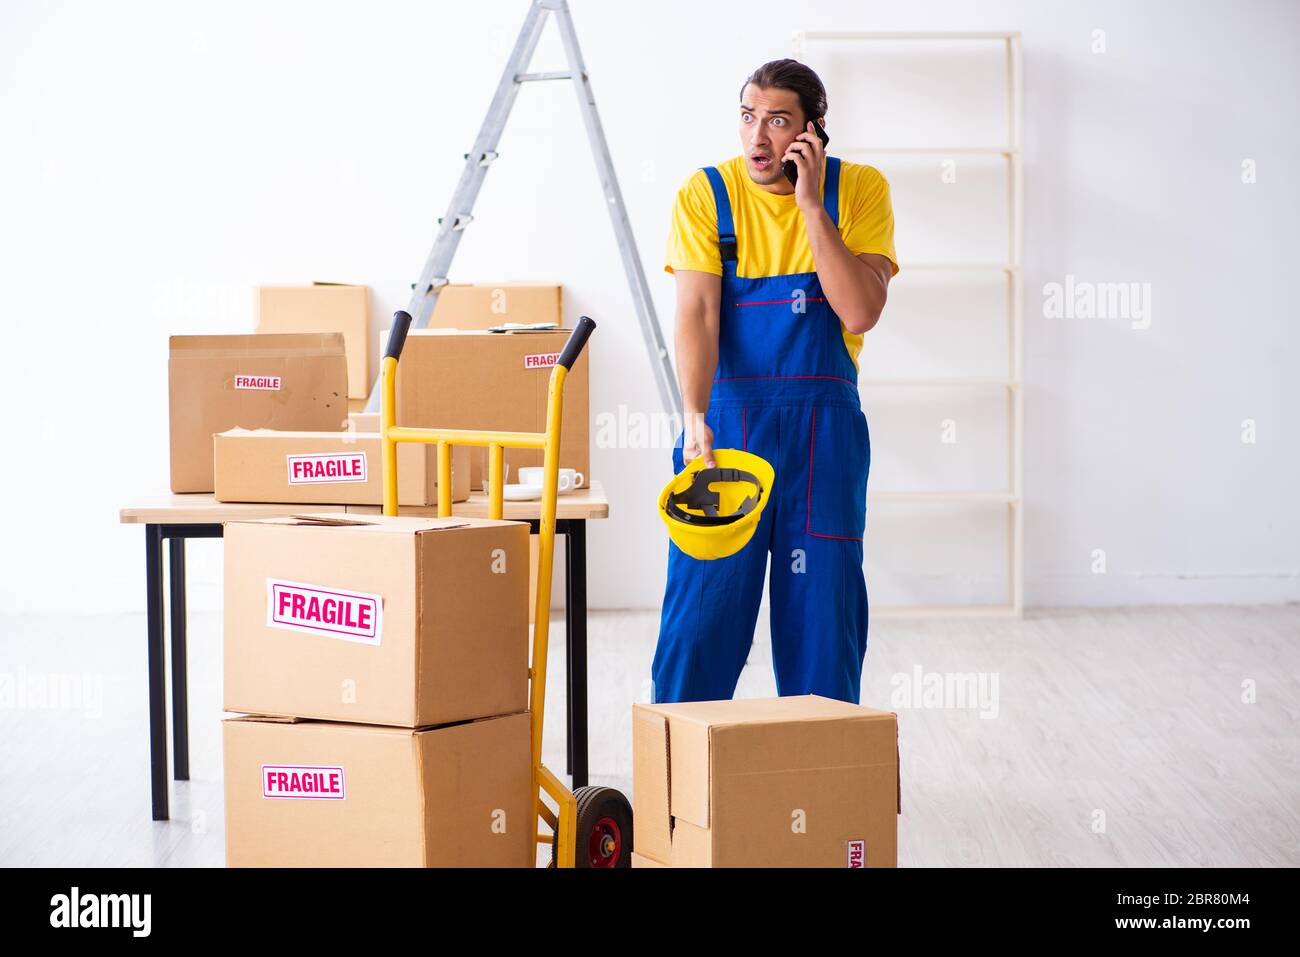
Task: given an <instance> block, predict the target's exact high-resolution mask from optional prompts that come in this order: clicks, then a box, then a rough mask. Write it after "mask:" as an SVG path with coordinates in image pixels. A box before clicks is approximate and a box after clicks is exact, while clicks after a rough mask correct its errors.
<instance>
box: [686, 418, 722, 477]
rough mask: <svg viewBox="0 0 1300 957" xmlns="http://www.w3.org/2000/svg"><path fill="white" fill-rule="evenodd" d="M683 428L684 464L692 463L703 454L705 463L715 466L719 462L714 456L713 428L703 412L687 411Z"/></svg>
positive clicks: (710, 466)
mask: <svg viewBox="0 0 1300 957" xmlns="http://www.w3.org/2000/svg"><path fill="white" fill-rule="evenodd" d="M685 418H686V421H685V423H684V427H683V429H682V464H683V465H690V464H691V463H692V462H694V461H695V459H696V458H698V457H699V456H701V455H703V456H704V465H705V466H706V467H707V468H714V467H716V466H717V464H718V463H717V462H716V461H715V460H714V458H713V430H712V429H711V428H709V424H708V423H707V422H705V421H704V413H703V412H687V413H686V416H685Z"/></svg>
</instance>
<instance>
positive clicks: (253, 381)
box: [235, 375, 280, 392]
mask: <svg viewBox="0 0 1300 957" xmlns="http://www.w3.org/2000/svg"><path fill="white" fill-rule="evenodd" d="M235 388H236V389H252V390H254V391H256V392H279V391H280V377H279V376H278V375H237V376H235Z"/></svg>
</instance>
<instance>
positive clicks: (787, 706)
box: [646, 694, 894, 727]
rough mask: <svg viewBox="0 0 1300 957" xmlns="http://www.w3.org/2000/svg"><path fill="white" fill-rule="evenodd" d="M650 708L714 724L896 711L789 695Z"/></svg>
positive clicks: (834, 716)
mask: <svg viewBox="0 0 1300 957" xmlns="http://www.w3.org/2000/svg"><path fill="white" fill-rule="evenodd" d="M646 707H649V708H653V709H655V710H658V711H661V712H662V713H664V714H667V715H675V716H678V717H681V718H687V719H690V720H692V721H696V722H700V723H703V724H706V725H708V726H710V727H725V726H727V725H733V724H762V723H766V722H773V721H779V722H788V721H804V720H813V721H815V720H823V719H831V720H838V719H841V718H850V717H863V716H874V717H885V716H887V715H892V714H893V713H894V712H892V711H879V710H877V709H876V708H868V707H865V706H864V705H856V704H850V703H849V702H847V701H839V700H837V699H835V698H824V697H822V696H821V695H814V694H808V695H788V696H786V697H784V698H735V699H732V700H728V701H683V702H679V703H674V704H655V705H647V706H646Z"/></svg>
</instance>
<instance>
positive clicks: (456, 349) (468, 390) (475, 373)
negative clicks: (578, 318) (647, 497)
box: [396, 329, 591, 489]
mask: <svg viewBox="0 0 1300 957" xmlns="http://www.w3.org/2000/svg"><path fill="white" fill-rule="evenodd" d="M569 335H570V331H569V330H567V329H557V330H554V331H549V332H511V333H493V332H463V331H455V330H446V329H412V330H411V332H410V335H408V336H407V337H406V345H405V346H404V347H403V349H402V358H401V360H400V361H399V362H398V364H397V383H396V391H397V423H398V425H403V426H410V427H412V428H438V429H483V430H489V431H500V430H504V431H511V432H544V431H546V399H547V387H548V386H549V384H550V380H551V369H552V367H553V366H554V365H555V363H556V360H557V359H558V358H559V355H560V350H562V349H563V348H564V344H565V342H567V341H568V339H569ZM590 353H591V345H590V343H588V346H587V348H586V349H584V350H583V351H582V355H580V356H579V357H578V359H577V361H576V362H574V364H573V368H572V369H571V370H570V371H569V374H568V376H567V377H566V378H565V380H564V417H563V424H562V426H561V435H560V467H561V468H570V469H577V470H578V471H579V472H581V473H582V476H583V484H584V485H590V484H591V469H590V467H589V466H590V449H589V444H588V434H589V433H588V422H589V412H588V409H589V400H588V375H587V369H588V363H589V357H590ZM474 451H475V453H476V454H474V455H473V456H472V457H471V462H470V468H471V473H470V487H471V488H474V489H481V488H482V487H483V476H484V475H485V474H486V471H487V463H486V460H487V454H486V450H484V449H478V448H476V449H475V450H474ZM504 461H505V464H506V466H507V467H508V472H507V475H506V482H507V483H509V482H514V481H516V478H515V476H517V475H518V473H519V469H520V468H521V467H524V466H529V465H541V464H542V452H541V450H540V449H506V450H505V454H504Z"/></svg>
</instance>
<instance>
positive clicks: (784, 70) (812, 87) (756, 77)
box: [740, 60, 826, 120]
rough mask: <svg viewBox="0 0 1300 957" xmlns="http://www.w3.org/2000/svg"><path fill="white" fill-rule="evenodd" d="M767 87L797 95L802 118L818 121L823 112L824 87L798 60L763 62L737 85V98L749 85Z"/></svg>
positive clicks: (811, 71)
mask: <svg viewBox="0 0 1300 957" xmlns="http://www.w3.org/2000/svg"><path fill="white" fill-rule="evenodd" d="M751 83H752V84H754V86H761V87H764V88H766V89H773V88H775V89H778V90H789V91H790V92H792V93H794V94H796V95H798V97H799V105H800V106H801V107H803V115H804V119H805V120H820V119H821V118H822V117H824V116H825V115H826V87H825V86H823V85H822V81H821V77H819V76H818V75H817V74H816V73H814V72H813V70H812V69H811V68H810V67H806V66H804V65H803V64H802V63H800V62H799V61H798V60H772V61H771V62H770V63H764V64H763V65H762V66H760V67H759V68H758V69H757V70H755V71H754V72H753V73H751V74H750V75H749V79H747V80H746V81H745V82H744V83H742V84H741V85H740V97H741V99H742V100H743V99H744V98H745V87H747V86H749V84H751Z"/></svg>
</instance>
